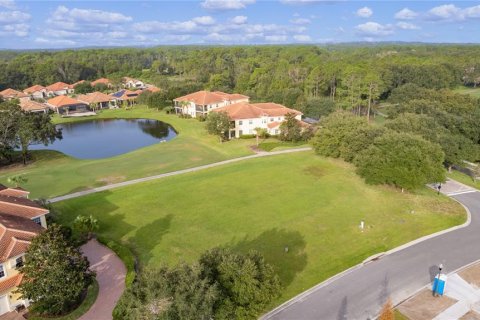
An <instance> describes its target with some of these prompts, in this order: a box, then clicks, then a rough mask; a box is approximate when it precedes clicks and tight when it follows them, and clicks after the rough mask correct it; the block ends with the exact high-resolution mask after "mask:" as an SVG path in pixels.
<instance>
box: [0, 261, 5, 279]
mask: <svg viewBox="0 0 480 320" xmlns="http://www.w3.org/2000/svg"><path fill="white" fill-rule="evenodd" d="M3 277H5V269H4V268H3V264H2V265H0V278H3Z"/></svg>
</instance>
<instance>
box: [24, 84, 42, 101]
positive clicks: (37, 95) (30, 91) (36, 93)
mask: <svg viewBox="0 0 480 320" xmlns="http://www.w3.org/2000/svg"><path fill="white" fill-rule="evenodd" d="M23 93H25V94H27V95H29V96H30V97H31V98H32V99H44V98H46V97H47V88H45V87H44V86H41V85H38V84H36V85H34V86H31V87H30V88H27V89H25V90H23Z"/></svg>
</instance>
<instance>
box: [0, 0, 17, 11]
mask: <svg viewBox="0 0 480 320" xmlns="http://www.w3.org/2000/svg"><path fill="white" fill-rule="evenodd" d="M0 7H4V8H7V9H11V10H13V9H15V7H16V6H15V2H14V1H13V0H0Z"/></svg>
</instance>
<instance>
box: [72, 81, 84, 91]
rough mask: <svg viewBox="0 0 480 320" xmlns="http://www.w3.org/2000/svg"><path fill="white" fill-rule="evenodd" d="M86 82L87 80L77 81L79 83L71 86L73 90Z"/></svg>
mask: <svg viewBox="0 0 480 320" xmlns="http://www.w3.org/2000/svg"><path fill="white" fill-rule="evenodd" d="M84 82H85V80H80V81H77V82H75V83H72V84H71V85H70V86H71V87H72V88H73V89H75V87H76V86H78V85H79V84H82V83H84Z"/></svg>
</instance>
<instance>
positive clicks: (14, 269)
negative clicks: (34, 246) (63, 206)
mask: <svg viewBox="0 0 480 320" xmlns="http://www.w3.org/2000/svg"><path fill="white" fill-rule="evenodd" d="M28 194H29V192H28V191H25V190H23V189H21V188H8V187H6V186H4V185H1V184H0V315H3V314H5V313H8V312H11V311H14V310H15V309H16V308H17V307H19V306H22V305H23V306H28V305H29V301H28V300H27V299H22V298H21V297H20V294H19V293H17V292H16V289H17V286H18V285H20V283H21V282H22V279H23V274H22V273H21V270H22V267H23V264H24V261H25V258H24V256H25V252H26V250H27V248H28V246H29V245H30V243H31V241H32V239H33V238H34V237H35V236H36V235H38V234H39V233H41V232H42V231H43V230H44V229H45V228H47V220H46V218H45V216H46V215H47V214H48V213H49V211H48V210H47V209H45V208H43V207H41V206H40V205H38V204H37V203H36V202H33V201H31V200H29V199H28Z"/></svg>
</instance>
